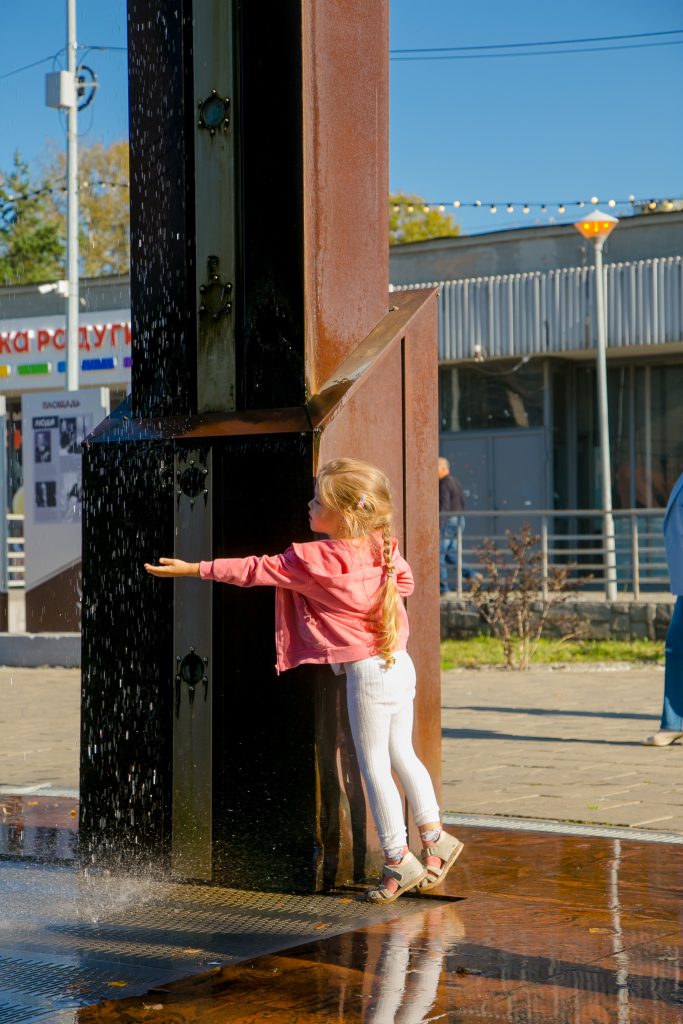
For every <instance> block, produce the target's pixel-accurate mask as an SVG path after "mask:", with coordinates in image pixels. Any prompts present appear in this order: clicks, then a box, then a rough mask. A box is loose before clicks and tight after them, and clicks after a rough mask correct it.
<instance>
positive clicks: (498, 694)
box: [0, 667, 683, 833]
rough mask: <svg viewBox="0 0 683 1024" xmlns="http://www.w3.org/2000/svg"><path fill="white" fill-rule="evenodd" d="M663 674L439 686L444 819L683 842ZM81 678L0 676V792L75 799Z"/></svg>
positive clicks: (28, 672) (26, 673) (611, 673)
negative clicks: (660, 738)
mask: <svg viewBox="0 0 683 1024" xmlns="http://www.w3.org/2000/svg"><path fill="white" fill-rule="evenodd" d="M662 686H663V671H662V669H661V668H657V667H651V668H636V669H629V668H621V669H620V668H616V669H615V668H609V669H602V670H601V669H577V668H574V667H572V668H570V669H558V670H550V669H547V668H536V669H532V670H531V671H529V672H525V673H519V672H505V671H503V670H487V671H477V670H462V671H458V670H453V671H450V672H446V673H444V677H443V701H442V708H443V711H442V723H443V766H444V768H443V806H444V809H445V810H447V811H456V812H466V813H479V814H486V815H490V814H494V815H501V814H502V815H510V816H514V817H530V818H549V819H560V820H565V821H582V822H596V823H605V824H612V825H630V826H640V827H643V828H653V829H657V830H662V831H667V832H677V833H683V773H682V772H681V768H682V767H683V746H682V745H680V744H676V745H674V746H673V747H667V748H663V749H653V748H648V747H643V746H641V745H640V740H641V739H642V738H643V736H645V735H646V734H647V733H649V732H652V731H653V730H654V729H656V727H657V724H658V720H659V713H660V707H661V700H662ZM79 700H80V682H79V673H78V672H77V671H74V670H66V669H9V668H0V736H2V742H0V787H3V788H4V791H5V792H8V791H9V790H8V788H7V787H9V789H12V788H16V787H17V786H21V787H24V786H41V785H44V784H47V785H46V786H45V789H44V792H50V790H57V791H59V790H64V789H66V790H75V789H76V788H77V787H78V715H79Z"/></svg>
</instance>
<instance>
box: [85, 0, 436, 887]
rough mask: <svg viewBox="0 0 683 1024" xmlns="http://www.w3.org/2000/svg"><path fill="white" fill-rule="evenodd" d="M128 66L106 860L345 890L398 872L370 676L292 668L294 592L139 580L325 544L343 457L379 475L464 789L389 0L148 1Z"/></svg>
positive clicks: (88, 791)
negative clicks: (400, 163) (398, 253)
mask: <svg viewBox="0 0 683 1024" xmlns="http://www.w3.org/2000/svg"><path fill="white" fill-rule="evenodd" d="M129 62H130V65H129V66H130V121H131V170H132V178H131V213H132V227H131V232H132V245H131V248H132V268H131V291H132V310H133V335H134V351H133V388H132V398H131V399H130V400H129V401H128V402H127V403H125V405H124V406H123V407H120V408H119V409H118V410H116V411H115V412H114V413H113V414H112V416H111V417H110V418H109V419H108V420H107V421H105V422H104V423H103V424H101V425H100V427H99V428H98V429H97V431H96V432H95V435H94V436H93V438H91V440H90V443H89V444H88V446H87V451H86V453H85V460H84V480H85V486H86V501H85V515H84V551H83V572H84V596H83V714H82V765H81V836H82V850H83V859H84V861H86V862H88V863H93V864H95V865H110V864H112V863H115V864H116V863H118V864H121V865H122V866H123V867H124V868H125V867H131V866H133V865H139V866H140V867H146V866H149V865H151V866H153V867H154V868H156V869H158V870H160V871H162V872H168V873H172V874H174V875H176V876H178V877H183V878H193V879H203V880H214V881H219V882H223V883H225V884H230V885H236V886H242V887H248V888H258V887H261V888H274V889H295V890H307V891H311V890H316V889H323V888H326V887H329V886H331V885H333V884H335V883H340V882H345V881H350V880H352V879H354V878H356V879H358V878H361V877H363V876H364V875H366V874H367V873H368V872H370V871H372V870H373V869H374V868H375V867H376V866H377V865H378V864H379V863H380V860H379V857H380V853H379V850H378V847H377V839H376V836H375V832H374V826H373V825H372V823H371V821H370V820H369V816H368V814H367V813H366V807H365V802H364V797H363V791H362V785H361V782H360V776H359V772H358V769H357V766H356V763H355V755H354V751H353V747H352V744H351V742H350V736H349V732H348V727H347V723H346V711H345V698H344V689H343V683H342V684H340V681H339V680H338V679H337V677H335V676H334V675H333V673H332V672H331V671H330V670H328V669H321V668H314V667H302V668H300V669H296V670H294V671H292V672H288V673H286V674H284V675H282V676H280V677H278V676H277V675H276V673H275V668H274V663H275V653H274V639H273V597H274V595H273V592H272V591H271V590H269V589H266V588H263V589H260V588H257V589H255V590H238V589H237V588H232V587H228V586H220V585H217V584H208V583H206V582H202V581H198V580H197V581H194V580H182V581H178V583H176V584H173V583H171V582H169V581H160V580H155V579H153V578H151V577H149V576H147V575H146V574H145V573H144V572H143V570H142V563H143V562H144V561H150V560H155V559H157V558H158V557H159V556H160V555H163V554H176V555H177V556H178V557H181V558H186V559H192V560H197V559H200V558H207V557H211V555H212V554H213V555H214V556H221V555H225V556H227V555H236V556H239V555H244V554H252V553H265V552H271V553H273V552H276V551H280V550H283V549H284V548H285V547H286V546H287V545H288V544H289V543H290V542H291V541H292V540H300V541H303V540H307V539H311V537H310V534H309V531H308V516H307V509H306V503H307V501H308V499H309V498H310V496H311V493H312V488H313V482H314V477H315V474H316V467H317V466H318V465H319V464H321V463H322V462H323V461H325V460H327V459H329V458H331V457H335V456H338V455H342V454H344V455H352V456H355V457H358V458H364V459H367V460H369V461H372V462H377V463H379V464H380V465H381V466H382V467H383V468H384V469H385V470H386V471H387V472H388V473H389V475H390V477H391V480H392V482H393V487H394V491H395V495H396V498H397V504H398V508H399V521H398V523H397V532H398V536H399V539H400V542H401V547H402V549H403V551H404V552H405V554H406V556H407V558H408V559H409V560H410V562H411V564H412V566H413V569H414V571H415V576H416V583H417V586H416V590H415V595H414V596H413V597H411V598H410V601H409V613H410V617H411V628H412V638H411V645H410V649H411V652H412V655H413V658H414V660H415V662H416V665H417V669H418V680H419V682H418V698H417V702H416V749H417V750H418V752H419V754H420V756H421V757H422V758H423V760H424V761H425V763H426V764H427V766H428V767H429V769H430V770H431V772H432V773H433V775H434V777H435V778H436V779H437V780H438V778H439V772H440V694H439V689H440V686H439V652H438V640H439V609H438V579H437V577H438V539H437V518H438V514H437V498H436V494H437V488H436V456H437V411H436V302H435V295H434V293H432V292H431V291H421V292H412V293H399V294H397V295H391V294H389V291H388V252H387V236H388V230H387V194H388V172H387V160H388V156H387V153H388V148H387V132H388V0H343V2H340V3H334V4H332V3H320V2H319V0H291V2H288V3H275V2H273V0H249V3H242V2H240V0H202V2H199V0H194V2H192V0H129Z"/></svg>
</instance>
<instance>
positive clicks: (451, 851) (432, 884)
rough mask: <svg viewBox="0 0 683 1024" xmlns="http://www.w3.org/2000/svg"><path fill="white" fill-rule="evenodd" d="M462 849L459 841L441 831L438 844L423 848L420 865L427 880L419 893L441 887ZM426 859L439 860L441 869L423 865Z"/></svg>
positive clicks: (462, 845) (462, 846)
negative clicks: (422, 866)
mask: <svg viewBox="0 0 683 1024" xmlns="http://www.w3.org/2000/svg"><path fill="white" fill-rule="evenodd" d="M464 848H465V846H464V844H463V843H461V842H460V840H459V839H456V838H455V836H451V835H449V834H448V832H444V831H443V829H442V830H441V835H440V836H439V839H438V842H436V843H432V845H431V846H425V847H424V848H423V850H422V854H421V856H422V864H423V865H424V868H425V871H426V872H427V878H426V879H425V881H424V882H422V884H421V885H420V892H429V890H430V889H435V888H436V886H437V885H441V883H442V882H443V880H444V878H445V877H446V875H447V874H448V872H449V871H450V869H451V868H452V867H453V865H454V864H455V862H456V860H457V859H458V857H459V856H460V854H461V853H462V851H463V850H464ZM427 857H438V858H439V860H441V861H443V863H442V865H441V867H440V868H437V867H434V866H433V865H432V864H425V861H426V859H427Z"/></svg>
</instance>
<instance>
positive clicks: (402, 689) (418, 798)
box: [387, 651, 440, 829]
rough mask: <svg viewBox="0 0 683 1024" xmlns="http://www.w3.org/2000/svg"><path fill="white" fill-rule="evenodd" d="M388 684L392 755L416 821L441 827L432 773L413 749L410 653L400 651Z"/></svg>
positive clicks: (393, 763) (390, 753) (412, 672)
mask: <svg viewBox="0 0 683 1024" xmlns="http://www.w3.org/2000/svg"><path fill="white" fill-rule="evenodd" d="M387 683H388V685H389V686H390V687H391V691H392V693H393V696H394V703H393V711H394V713H393V714H392V716H391V721H390V726H389V757H390V759H391V767H392V768H393V769H394V771H395V772H396V774H397V775H398V777H399V779H400V780H401V785H402V786H403V788H404V789H405V791H406V796H407V797H408V803H409V804H410V809H411V811H412V812H413V818H414V819H415V824H416V825H417V826H418V827H420V826H425V827H427V826H431V827H432V828H437V829H438V828H439V827H440V824H439V823H440V819H439V805H438V803H437V799H436V793H435V792H434V786H433V784H432V780H431V778H430V776H429V772H428V771H427V769H426V768H425V766H424V765H423V763H422V761H420V759H419V757H418V756H417V754H416V753H415V750H414V748H413V701H414V699H415V666H414V665H413V662H412V659H411V657H410V655H409V654H408V653H407V652H405V651H399V652H398V653H397V655H396V664H395V665H394V666H393V667H392V668H391V669H390V670H389V672H388V673H387Z"/></svg>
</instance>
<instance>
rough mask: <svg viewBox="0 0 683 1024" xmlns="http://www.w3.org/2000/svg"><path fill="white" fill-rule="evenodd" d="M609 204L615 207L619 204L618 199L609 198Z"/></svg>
mask: <svg viewBox="0 0 683 1024" xmlns="http://www.w3.org/2000/svg"><path fill="white" fill-rule="evenodd" d="M607 205H608V206H611V207H615V206H616V205H617V201H616V199H610V200H608V202H607Z"/></svg>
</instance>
